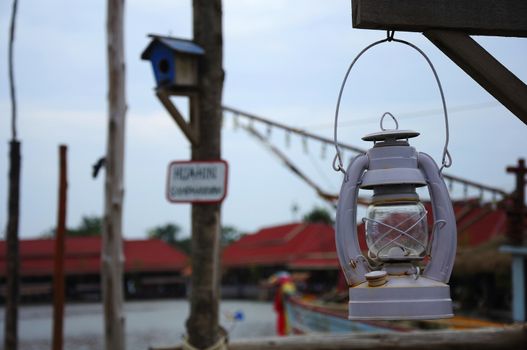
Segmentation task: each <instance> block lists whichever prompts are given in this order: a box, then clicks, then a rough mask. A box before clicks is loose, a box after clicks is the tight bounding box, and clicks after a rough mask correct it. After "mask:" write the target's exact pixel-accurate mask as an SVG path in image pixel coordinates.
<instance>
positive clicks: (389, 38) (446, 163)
mask: <svg viewBox="0 0 527 350" xmlns="http://www.w3.org/2000/svg"><path fill="white" fill-rule="evenodd" d="M394 34H395V31H387V33H386V38H385V39H382V40H378V41H376V42H374V43H371V44H370V45H368V46H366V47H365V48H364V49H362V51H361V52H359V54H358V55H357V56H356V57H355V58H354V59H353V61H352V62H351V64H350V65H349V67H348V70H347V71H346V74H345V75H344V79H343V81H342V84H341V86H340V90H339V95H338V98H337V106H336V108H335V124H334V129H333V143H334V144H335V150H336V154H335V158H334V159H333V164H332V167H333V169H334V170H335V171H341V172H343V173H346V172H345V170H344V167H343V163H342V157H341V155H340V147H339V143H338V135H337V126H338V118H339V110H340V101H341V100H342V93H343V92H344V87H345V86H346V81H347V80H348V76H349V74H350V72H351V69H352V68H353V66H354V65H355V63H356V62H357V61H358V60H359V58H360V57H361V56H362V55H363V54H364V53H365V52H366V51H368V50H369V49H371V48H372V47H374V46H377V45H379V44H382V43H385V42H398V43H401V44H404V45H408V46H410V47H411V48H413V49H415V50H416V51H417V52H419V53H420V54H421V56H423V57H424V59H425V60H426V62H427V63H428V65H429V66H430V68H431V69H432V73H433V74H434V78H435V80H436V82H437V86H438V88H439V93H440V95H441V102H442V106H443V112H444V118H445V129H446V135H445V145H444V147H443V157H442V163H441V168H440V170H439V171H440V172H442V171H443V168H449V167H450V166H451V165H452V157H451V156H450V152H449V151H448V142H449V139H450V132H449V126H448V112H447V108H446V101H445V94H444V93H443V87H442V85H441V81H440V80H439V76H438V74H437V72H436V69H435V67H434V65H433V64H432V61H430V59H429V58H428V56H427V55H426V54H425V53H424V52H423V51H422V50H421V49H420V48H418V47H417V46H415V45H414V44H412V43H410V42H408V41H405V40H400V39H395V38H394Z"/></svg>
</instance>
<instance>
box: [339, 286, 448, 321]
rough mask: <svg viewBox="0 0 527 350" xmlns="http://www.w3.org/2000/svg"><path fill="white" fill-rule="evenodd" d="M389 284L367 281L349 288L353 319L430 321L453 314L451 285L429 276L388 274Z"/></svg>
mask: <svg viewBox="0 0 527 350" xmlns="http://www.w3.org/2000/svg"><path fill="white" fill-rule="evenodd" d="M387 279H388V281H387V282H386V284H384V285H382V286H380V287H369V286H368V283H367V282H364V283H361V284H359V285H357V286H355V287H351V288H350V289H349V296H350V302H349V317H348V318H349V319H350V320H428V319H437V318H449V317H453V316H454V313H453V311H452V299H450V287H449V286H448V285H447V284H445V283H441V282H437V281H434V280H431V279H428V278H426V277H419V278H418V279H414V278H413V277H412V276H388V278H387Z"/></svg>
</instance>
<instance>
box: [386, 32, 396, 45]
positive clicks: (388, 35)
mask: <svg viewBox="0 0 527 350" xmlns="http://www.w3.org/2000/svg"><path fill="white" fill-rule="evenodd" d="M394 35H395V30H387V31H386V40H387V41H388V42H390V41H392V40H393V37H394Z"/></svg>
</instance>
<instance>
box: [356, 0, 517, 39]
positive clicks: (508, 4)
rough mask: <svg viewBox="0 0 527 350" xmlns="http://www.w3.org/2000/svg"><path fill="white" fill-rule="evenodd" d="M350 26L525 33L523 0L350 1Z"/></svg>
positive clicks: (498, 34)
mask: <svg viewBox="0 0 527 350" xmlns="http://www.w3.org/2000/svg"><path fill="white" fill-rule="evenodd" d="M352 17H353V27H354V28H362V29H384V30H397V31H413V32H424V31H426V30H431V29H448V30H459V31H463V32H465V33H467V34H471V35H472V34H474V35H495V36H517V37H526V36H527V20H526V18H527V1H525V0H499V1H497V0H426V1H423V0H352Z"/></svg>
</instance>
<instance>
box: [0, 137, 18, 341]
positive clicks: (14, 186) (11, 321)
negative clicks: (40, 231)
mask: <svg viewBox="0 0 527 350" xmlns="http://www.w3.org/2000/svg"><path fill="white" fill-rule="evenodd" d="M20 163H21V161H20V142H18V141H15V140H13V141H11V142H10V143H9V198H8V218H7V229H6V261H7V269H6V275H7V278H6V305H5V328H4V347H5V350H16V349H17V348H18V303H19V299H20V296H19V289H20V280H19V254H18V216H19V210H20V202H19V200H20Z"/></svg>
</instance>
